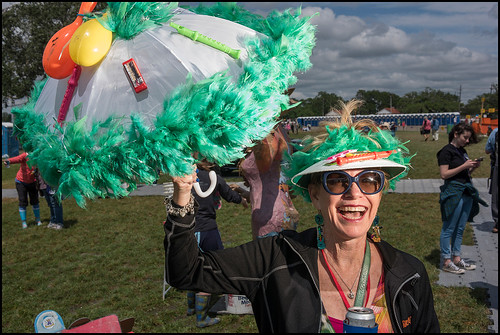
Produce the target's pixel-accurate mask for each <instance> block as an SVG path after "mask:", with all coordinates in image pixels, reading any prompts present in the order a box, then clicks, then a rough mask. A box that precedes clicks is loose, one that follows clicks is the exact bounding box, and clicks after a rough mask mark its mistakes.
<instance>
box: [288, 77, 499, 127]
mask: <svg viewBox="0 0 500 335" xmlns="http://www.w3.org/2000/svg"><path fill="white" fill-rule="evenodd" d="M355 98H356V99H359V100H363V101H364V104H363V105H362V106H361V108H359V110H357V111H356V114H359V115H368V114H375V113H376V112H378V111H380V110H382V109H384V108H389V107H391V106H392V107H393V108H395V109H397V110H398V111H400V112H401V113H402V114H415V113H451V112H460V114H461V115H462V116H465V115H476V114H479V113H480V110H481V106H483V108H485V109H486V112H488V109H489V108H495V110H496V113H495V114H493V115H489V114H488V115H489V116H491V117H492V118H498V84H494V85H492V86H491V92H489V93H484V94H481V95H478V96H476V97H475V98H473V99H471V100H469V101H468V102H467V104H463V103H459V97H458V96H457V95H455V94H451V93H445V92H442V91H440V90H435V89H432V88H430V87H427V88H425V90H423V91H421V92H409V93H406V94H405V95H403V96H399V95H397V94H395V93H391V92H384V91H378V90H371V91H366V90H359V91H358V92H357V94H356V96H355ZM482 98H484V103H483V102H482ZM298 101H299V102H300V105H298V106H297V107H294V108H292V109H290V110H289V111H287V114H286V117H287V118H290V119H294V118H297V117H299V116H321V115H326V114H327V113H328V112H329V111H330V109H331V108H335V107H337V105H338V102H339V101H343V102H347V100H345V99H343V98H342V97H340V96H338V95H337V94H335V93H327V92H323V91H321V92H319V93H318V94H317V95H316V97H314V98H307V99H303V100H298Z"/></svg>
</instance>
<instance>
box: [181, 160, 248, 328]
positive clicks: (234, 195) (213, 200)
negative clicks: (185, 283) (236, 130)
mask: <svg viewBox="0 0 500 335" xmlns="http://www.w3.org/2000/svg"><path fill="white" fill-rule="evenodd" d="M197 168H198V178H199V184H200V187H201V189H202V190H203V191H204V190H207V189H208V188H209V186H210V177H209V173H210V171H211V170H214V168H215V164H212V163H209V162H208V161H207V160H206V159H203V160H201V161H199V162H198V164H197ZM216 176H217V185H216V186H215V189H214V191H213V192H212V193H211V194H210V195H208V196H207V197H205V198H202V197H200V196H199V195H198V194H197V193H196V192H195V191H194V189H193V190H192V195H193V196H194V199H196V202H197V203H198V205H199V207H198V211H197V213H196V220H195V221H196V225H195V230H194V231H195V233H194V234H195V236H196V240H197V241H198V247H199V248H200V250H202V251H213V250H222V249H224V246H223V244H222V239H221V237H220V232H219V228H218V227H217V214H216V210H217V209H219V208H220V198H222V199H224V200H226V201H227V202H232V203H235V204H242V206H243V207H244V208H248V204H247V202H246V200H245V198H242V197H241V196H240V194H239V193H238V192H236V191H233V190H232V189H231V187H229V186H228V185H227V183H226V181H225V180H224V178H222V177H221V176H220V175H219V174H216ZM215 303H216V296H212V295H211V294H209V293H205V292H194V291H187V305H188V309H187V315H193V314H196V326H197V327H199V328H204V327H208V326H211V325H214V324H216V323H219V322H220V319H219V318H211V317H210V316H209V315H208V311H209V310H210V307H211V306H213V304H215Z"/></svg>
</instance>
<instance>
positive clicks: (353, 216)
mask: <svg viewBox="0 0 500 335" xmlns="http://www.w3.org/2000/svg"><path fill="white" fill-rule="evenodd" d="M363 171H364V170H345V172H346V173H348V174H349V175H350V176H352V177H355V176H357V175H358V174H359V173H361V172H363ZM309 194H310V196H311V200H312V203H313V205H314V207H315V208H316V209H318V210H320V211H321V214H322V216H323V220H324V230H325V235H327V236H333V238H334V239H335V240H337V241H345V240H351V239H355V238H360V237H362V238H365V237H366V233H367V232H368V230H369V229H370V227H371V225H372V223H373V220H374V219H375V216H376V215H377V211H378V207H379V205H380V201H381V199H382V192H379V193H376V194H372V195H368V194H364V193H363V192H361V190H360V189H359V187H358V185H357V184H356V183H352V184H351V188H350V189H349V190H348V191H347V192H346V193H344V194H341V195H332V194H330V193H328V192H327V191H326V190H325V189H324V188H323V185H322V184H314V185H309ZM330 238H331V237H330ZM326 240H327V241H328V237H326Z"/></svg>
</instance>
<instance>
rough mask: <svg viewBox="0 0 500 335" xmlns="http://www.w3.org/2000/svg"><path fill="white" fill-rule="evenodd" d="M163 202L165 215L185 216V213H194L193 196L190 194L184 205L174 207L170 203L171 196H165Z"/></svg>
mask: <svg viewBox="0 0 500 335" xmlns="http://www.w3.org/2000/svg"><path fill="white" fill-rule="evenodd" d="M163 203H164V204H165V207H166V209H167V215H172V216H180V217H185V216H186V214H191V215H192V214H194V196H193V195H192V194H191V197H190V198H189V202H188V204H187V205H186V206H184V207H180V208H179V207H174V206H173V205H172V197H166V198H165V200H163Z"/></svg>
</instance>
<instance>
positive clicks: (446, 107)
mask: <svg viewBox="0 0 500 335" xmlns="http://www.w3.org/2000/svg"><path fill="white" fill-rule="evenodd" d="M80 5H81V2H19V3H16V4H14V5H12V6H10V7H8V8H6V9H3V10H2V105H3V107H8V106H12V105H13V104H14V103H15V101H16V100H19V99H23V98H25V97H27V96H29V95H30V91H31V89H32V87H33V84H34V82H35V81H36V80H40V79H41V78H43V77H44V76H45V73H44V70H43V67H42V54H43V51H44V49H45V46H46V45H47V42H48V41H49V39H50V38H51V37H52V35H53V34H54V33H55V32H57V31H58V30H60V29H61V28H63V27H65V26H67V25H68V24H70V23H72V22H73V21H74V20H75V19H76V13H78V10H79V8H80ZM105 7H106V3H98V4H97V6H96V8H95V9H94V12H98V11H102V10H104V9H105ZM483 97H484V98H485V101H484V107H485V108H486V109H488V108H495V109H496V110H497V112H496V115H494V116H493V117H494V118H498V84H494V85H492V87H491V90H490V92H489V93H484V94H482V95H478V96H477V97H475V98H474V99H471V100H469V101H468V103H467V104H461V103H459V97H458V96H457V95H454V94H450V93H445V92H442V91H440V90H435V89H432V88H429V87H427V88H426V89H425V90H423V91H421V92H410V93H406V94H405V95H404V96H398V95H397V94H394V93H391V92H383V91H378V90H371V91H366V90H359V91H358V92H357V94H356V98H357V99H360V100H363V101H364V102H365V103H364V104H363V106H362V107H361V109H360V110H359V111H357V113H359V114H364V115H366V114H374V113H376V112H378V111H379V110H381V109H383V108H387V107H390V106H392V107H394V108H396V109H397V110H399V111H400V112H402V113H405V114H407V113H429V112H431V113H432V112H442V113H443V112H457V111H460V112H461V114H463V115H467V114H469V115H476V114H478V113H479V111H480V109H481V104H482V101H481V99H482V98H483ZM339 100H342V101H346V100H345V99H343V98H342V97H340V96H338V95H336V94H335V93H327V92H323V91H321V92H319V93H318V94H317V95H316V97H314V98H307V99H304V100H299V101H300V105H299V106H297V107H294V108H292V109H290V110H288V111H287V114H286V117H287V118H297V117H299V116H317V115H325V114H326V113H328V112H329V111H330V108H332V107H335V106H337V104H338V101H339ZM10 118H11V114H10V113H3V112H2V121H10Z"/></svg>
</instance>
